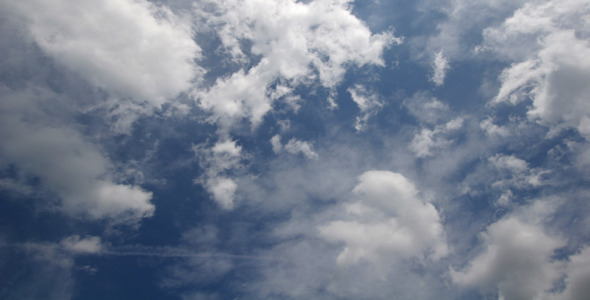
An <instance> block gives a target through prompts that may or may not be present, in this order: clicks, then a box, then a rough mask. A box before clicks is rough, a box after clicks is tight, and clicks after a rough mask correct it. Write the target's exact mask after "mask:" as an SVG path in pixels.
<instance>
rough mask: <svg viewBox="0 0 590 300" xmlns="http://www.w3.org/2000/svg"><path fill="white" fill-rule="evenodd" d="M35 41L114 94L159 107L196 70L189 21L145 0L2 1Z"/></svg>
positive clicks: (187, 83) (182, 87) (188, 82)
mask: <svg viewBox="0 0 590 300" xmlns="http://www.w3.org/2000/svg"><path fill="white" fill-rule="evenodd" d="M1 5H2V6H3V7H4V8H5V9H6V8H8V9H10V10H11V11H13V12H14V13H17V14H18V15H20V16H22V17H23V18H24V19H25V22H26V26H27V27H28V30H29V32H30V34H31V36H32V37H33V39H34V40H35V42H36V43H37V44H38V45H39V47H40V48H41V49H42V50H43V51H44V52H45V53H47V54H48V55H49V56H50V57H52V58H53V59H55V60H56V61H57V62H59V63H61V64H63V65H65V66H66V67H67V68H69V69H70V70H72V71H74V72H76V73H77V74H79V75H80V76H82V77H83V78H84V79H86V80H87V81H88V82H90V83H92V84H94V85H96V86H98V87H101V88H103V89H105V90H106V91H108V92H109V93H111V94H112V95H113V96H116V97H119V98H129V97H130V98H133V99H134V101H136V102H138V103H148V104H150V105H153V106H155V107H159V106H160V105H161V104H163V103H165V102H166V100H167V98H170V97H174V96H176V95H177V94H178V93H180V92H182V91H184V90H186V89H188V88H189V87H190V86H191V81H192V80H193V79H194V78H195V77H196V76H197V75H198V73H199V70H198V67H197V66H196V65H195V64H194V62H193V60H194V59H195V58H196V57H198V55H199V52H200V48H199V47H198V46H197V45H196V44H195V42H194V41H193V39H192V32H191V29H190V25H189V24H188V23H186V22H184V21H183V20H182V19H180V18H178V17H176V16H175V15H174V14H173V13H172V12H171V11H170V10H168V9H166V8H165V7H164V6H156V5H154V4H151V3H150V2H148V1H145V0H135V1H130V0H100V1H91V0H83V1H71V0H59V1H47V0H25V1H2V3H1Z"/></svg>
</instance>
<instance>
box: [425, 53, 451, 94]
mask: <svg viewBox="0 0 590 300" xmlns="http://www.w3.org/2000/svg"><path fill="white" fill-rule="evenodd" d="M449 68H450V66H449V60H448V59H447V58H446V57H445V56H444V54H443V52H442V50H441V51H438V52H436V55H435V56H434V58H433V59H432V71H433V72H432V77H430V81H432V82H434V84H435V85H436V86H441V85H443V84H444V82H445V76H446V74H447V70H448V69H449Z"/></svg>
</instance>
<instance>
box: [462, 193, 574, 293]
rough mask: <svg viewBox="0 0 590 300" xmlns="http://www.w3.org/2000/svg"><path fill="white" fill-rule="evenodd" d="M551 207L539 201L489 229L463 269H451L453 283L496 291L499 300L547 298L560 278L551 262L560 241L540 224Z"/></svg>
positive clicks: (561, 242)
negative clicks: (478, 249) (478, 248)
mask: <svg viewBox="0 0 590 300" xmlns="http://www.w3.org/2000/svg"><path fill="white" fill-rule="evenodd" d="M553 206H554V205H553V204H552V203H550V202H543V201H539V202H537V203H535V204H533V205H532V206H528V207H525V208H523V209H522V210H521V212H520V213H516V214H511V215H508V216H506V217H505V218H503V219H501V220H499V221H497V222H496V223H494V224H492V225H490V226H489V227H488V228H487V229H486V231H485V232H484V233H482V234H481V239H482V240H483V243H484V250H483V252H482V253H481V254H479V255H478V256H476V257H475V258H473V259H472V260H471V261H470V262H469V265H468V266H467V267H465V268H464V269H463V270H460V271H456V270H454V269H453V268H451V278H452V279H453V282H454V283H455V284H458V285H462V286H471V287H476V288H479V289H480V290H482V291H483V292H484V293H493V292H494V291H495V290H497V291H498V293H499V295H500V298H502V299H539V297H541V296H543V295H544V296H545V297H546V296H548V295H547V294H545V292H546V291H548V290H550V289H552V288H553V286H554V283H555V282H556V281H557V280H558V279H559V278H560V276H561V272H560V269H561V267H562V264H561V263H560V262H559V261H554V260H553V259H552V256H553V253H554V251H555V250H556V249H557V248H559V247H562V246H564V245H565V243H564V241H563V240H562V239H561V238H559V237H555V236H551V235H549V234H547V233H546V232H545V230H544V228H543V222H542V221H543V220H544V218H546V214H547V213H550V212H551V211H552V210H553V209H552V207H553Z"/></svg>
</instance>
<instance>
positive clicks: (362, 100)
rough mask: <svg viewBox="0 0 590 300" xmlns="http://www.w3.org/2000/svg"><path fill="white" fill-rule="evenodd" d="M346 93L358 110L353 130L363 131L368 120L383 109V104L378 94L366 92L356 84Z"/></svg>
mask: <svg viewBox="0 0 590 300" xmlns="http://www.w3.org/2000/svg"><path fill="white" fill-rule="evenodd" d="M348 92H349V93H350V97H352V101H354V103H356V105H357V106H358V108H359V110H360V116H357V117H356V121H355V124H354V129H356V130H357V131H363V130H365V129H366V128H367V122H368V121H369V118H370V117H371V116H372V115H374V114H376V113H377V112H378V111H379V109H380V108H381V107H383V103H382V102H381V101H380V100H379V95H378V94H376V93H373V92H371V91H368V90H367V88H365V87H364V86H362V85H358V84H357V85H355V86H353V87H351V88H349V89H348Z"/></svg>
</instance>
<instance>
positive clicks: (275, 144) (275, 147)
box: [270, 134, 283, 154]
mask: <svg viewBox="0 0 590 300" xmlns="http://www.w3.org/2000/svg"><path fill="white" fill-rule="evenodd" d="M270 144H271V145H272V152H274V153H275V154H279V153H280V152H281V150H283V144H281V136H280V135H278V134H277V135H275V136H273V137H272V138H271V139H270Z"/></svg>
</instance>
